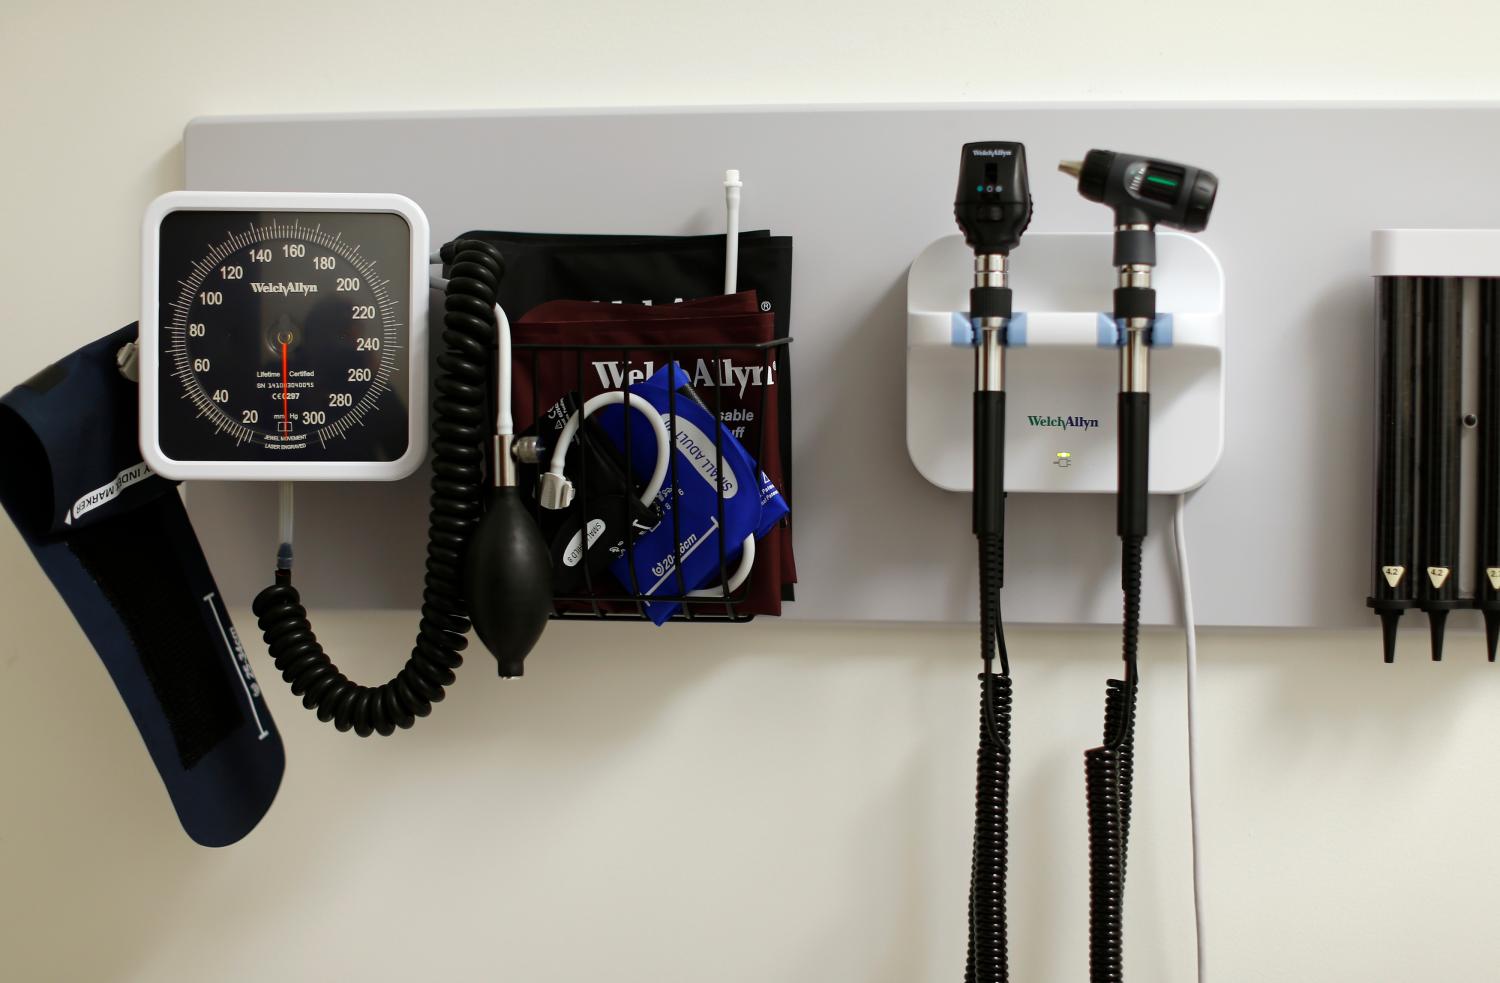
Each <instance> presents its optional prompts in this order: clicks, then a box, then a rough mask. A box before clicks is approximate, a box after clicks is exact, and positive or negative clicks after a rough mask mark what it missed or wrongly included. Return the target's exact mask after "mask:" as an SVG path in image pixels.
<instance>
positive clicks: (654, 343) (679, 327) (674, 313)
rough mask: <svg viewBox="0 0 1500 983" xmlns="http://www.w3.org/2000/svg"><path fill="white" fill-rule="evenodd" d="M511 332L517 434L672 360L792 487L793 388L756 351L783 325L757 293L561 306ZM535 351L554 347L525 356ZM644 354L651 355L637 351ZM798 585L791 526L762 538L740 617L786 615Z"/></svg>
mask: <svg viewBox="0 0 1500 983" xmlns="http://www.w3.org/2000/svg"><path fill="white" fill-rule="evenodd" d="M511 330H512V340H513V341H514V342H515V343H516V344H517V346H518V348H517V351H516V354H515V361H514V366H515V367H514V397H513V398H514V403H515V408H516V424H517V427H518V429H525V428H526V427H529V426H531V425H532V423H533V422H534V421H535V420H536V418H537V416H538V415H545V411H546V410H548V409H550V408H551V407H553V406H554V405H555V404H556V403H557V402H558V401H559V400H560V399H562V398H564V397H565V396H566V395H567V394H569V393H570V392H573V391H578V390H580V389H581V391H580V392H579V397H578V398H580V399H585V400H586V399H588V398H589V397H591V396H593V395H595V394H597V393H600V392H604V391H607V390H611V389H619V388H620V387H621V385H622V383H623V380H624V378H625V374H626V372H629V373H630V376H631V378H632V380H634V381H636V382H640V381H642V380H644V379H646V378H648V377H650V376H651V375H653V374H654V373H656V372H657V371H659V370H660V369H662V368H663V367H664V366H665V364H666V361H667V360H673V361H676V362H677V363H678V364H679V365H680V366H681V367H682V370H683V372H684V373H685V374H686V375H687V377H688V379H689V380H690V384H691V385H692V387H693V389H694V390H695V391H696V392H697V394H698V396H699V398H701V400H702V401H703V404H704V405H705V407H706V408H707V409H708V410H709V412H711V413H715V414H716V415H717V416H718V417H719V420H720V422H721V423H723V425H724V426H725V427H726V428H727V430H728V432H729V433H731V434H732V435H733V436H734V437H735V439H736V440H738V441H739V443H740V444H741V445H742V446H743V447H744V448H745V449H746V450H747V451H748V452H749V454H750V456H751V458H752V459H754V460H755V461H756V462H757V463H758V464H759V466H760V468H761V470H763V471H764V472H765V473H766V475H767V477H769V478H770V480H771V483H772V484H773V485H775V486H776V487H777V488H778V489H780V488H783V487H784V482H785V481H786V468H785V461H784V460H783V458H782V445H781V442H780V440H779V439H778V437H779V436H780V434H781V406H782V403H781V399H780V392H781V387H782V386H783V385H784V383H783V382H782V381H781V380H780V377H779V364H780V363H779V362H778V360H777V359H776V358H775V354H776V353H775V350H774V349H772V350H767V349H765V348H758V347H756V346H758V345H763V344H764V343H766V342H769V341H771V340H772V339H773V338H774V336H775V324H774V319H773V318H772V317H771V316H770V315H769V314H765V313H762V312H761V311H760V304H759V301H758V300H757V295H756V294H755V293H754V292H753V291H747V292H743V293H740V294H734V295H730V296H717V297H707V298H704V299H702V300H697V301H685V302H683V303H678V304H653V305H649V306H648V305H641V304H601V303H591V302H587V301H582V302H580V301H554V302H551V303H547V304H543V305H540V306H538V307H536V308H533V309H532V310H531V312H530V313H528V314H527V315H525V316H524V317H522V318H521V319H520V320H519V321H518V322H517V323H516V324H514V325H512V328H511ZM526 345H544V346H549V347H545V348H542V349H540V350H535V349H527V348H525V347H521V346H526ZM569 345H594V346H599V345H603V346H618V347H610V348H608V349H606V350H599V349H586V350H583V351H582V360H581V362H580V358H579V356H578V354H577V350H572V349H569V348H568V347H567V346H569ZM635 345H642V346H651V347H649V348H633V347H630V346H635ZM678 345H682V346H698V345H711V346H713V347H711V348H697V347H685V348H682V349H677V348H676V347H675V346H678ZM550 346H560V347H557V348H553V347H550ZM580 371H581V372H582V379H581V380H580V378H579V375H580ZM795 582H796V567H795V563H794V560H793V556H792V544H791V533H790V525H789V522H787V521H785V520H784V521H783V522H782V523H780V524H778V525H777V526H776V527H775V528H773V529H772V530H770V531H769V532H768V533H767V534H766V535H765V536H763V537H762V538H761V540H760V544H759V547H758V548H757V551H756V560H755V567H754V569H753V571H752V574H751V578H750V582H749V592H748V595H747V597H746V600H745V601H744V602H743V603H742V604H740V605H737V610H738V611H739V612H740V613H744V614H772V615H775V614H780V613H781V601H782V600H783V598H784V596H785V593H786V590H787V589H788V588H789V587H790V585H791V584H794V583H795Z"/></svg>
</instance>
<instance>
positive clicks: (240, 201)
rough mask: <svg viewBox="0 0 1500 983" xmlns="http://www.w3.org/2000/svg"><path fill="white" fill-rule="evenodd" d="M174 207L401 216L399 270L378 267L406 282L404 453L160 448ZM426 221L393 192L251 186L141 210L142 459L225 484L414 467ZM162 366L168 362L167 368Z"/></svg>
mask: <svg viewBox="0 0 1500 983" xmlns="http://www.w3.org/2000/svg"><path fill="white" fill-rule="evenodd" d="M180 211H203V212H236V211H243V212H247V213H296V212H314V213H325V214H327V213H351V214H358V213H364V214H369V213H384V214H394V215H398V216H400V217H401V218H402V219H404V220H405V223H406V227H407V230H408V232H409V235H410V249H409V250H408V251H407V256H408V257H409V261H408V263H407V266H406V268H405V269H395V270H393V269H383V270H381V273H382V275H383V276H384V278H385V279H386V280H387V281H397V280H405V281H406V282H407V286H408V291H407V295H406V296H407V298H409V301H408V306H409V310H407V311H405V312H403V315H402V316H403V317H405V318H406V319H407V336H406V344H405V351H404V353H403V354H404V356H405V357H404V359H403V360H402V363H401V368H402V370H403V371H405V372H406V374H407V390H406V393H407V399H406V408H407V415H408V431H407V443H406V450H405V452H404V453H402V454H401V456H400V457H399V458H397V459H394V460H317V461H307V460H290V459H288V460H264V461H263V460H254V461H251V460H202V459H195V460H176V459H173V458H172V457H171V456H169V455H168V454H167V453H166V452H165V451H164V450H163V447H162V430H161V413H160V405H161V404H160V401H161V400H162V399H167V398H172V399H177V398H181V394H179V393H176V392H169V391H167V389H166V388H164V387H170V386H171V384H172V376H171V374H170V372H168V371H165V370H164V367H163V365H162V364H161V362H162V359H161V333H162V332H163V331H164V330H167V328H165V327H164V326H163V324H162V323H161V320H162V315H161V300H162V298H161V297H160V296H159V292H160V283H161V264H162V256H161V226H162V222H163V220H165V219H166V218H167V216H169V215H171V214H173V213H175V212H180ZM428 237H429V230H428V223H427V216H426V215H425V214H424V213H423V212H422V209H421V208H420V207H418V205H417V204H416V202H414V201H412V200H411V199H410V198H406V197H404V196H402V195H396V194H309V193H301V192H282V193H269V192H258V191H173V192H169V193H168V194H165V195H162V196H161V197H159V198H157V199H156V200H155V201H153V202H152V203H151V205H150V206H149V207H148V208H147V209H146V216H145V220H144V222H143V224H142V229H141V319H140V343H139V365H140V444H141V453H142V455H143V457H144V458H145V461H146V463H147V464H148V465H149V466H150V467H151V469H152V470H154V471H155V472H156V473H158V474H160V475H162V476H164V477H167V478H171V479H174V480H187V479H209V480H228V481H394V480H396V479H399V478H404V477H406V476H407V475H409V474H411V473H412V472H414V471H415V470H416V469H417V468H418V467H419V466H420V465H421V463H422V461H423V460H424V459H425V458H426V456H427V388H428V387H427V375H428V361H427V349H428V331H427V310H428V304H427V296H428V289H429V286H428V266H427V258H428V252H429V246H428ZM168 368H169V367H168Z"/></svg>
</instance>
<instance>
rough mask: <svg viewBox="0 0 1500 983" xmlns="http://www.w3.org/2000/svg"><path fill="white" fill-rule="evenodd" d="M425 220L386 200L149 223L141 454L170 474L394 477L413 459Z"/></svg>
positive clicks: (181, 209)
mask: <svg viewBox="0 0 1500 983" xmlns="http://www.w3.org/2000/svg"><path fill="white" fill-rule="evenodd" d="M427 238H428V227H427V218H426V216H425V215H423V213H422V210H421V209H420V208H418V207H417V206H416V204H415V203H414V202H412V201H411V200H410V199H408V198H404V197H402V196H400V195H392V194H328V195H312V194H261V193H256V192H219V191H180V192H173V193H171V194H167V195H163V196H162V197H160V198H158V199H157V200H156V201H155V202H153V203H152V205H151V207H150V209H149V210H148V211H147V213H146V219H145V223H144V229H143V241H142V256H143V263H142V283H141V297H142V309H141V322H140V350H139V357H140V381H141V413H140V439H141V451H142V454H143V455H144V457H145V459H146V463H147V464H149V465H150V466H151V468H152V469H153V470H155V471H156V472H158V473H159V474H162V475H164V476H166V477H168V478H174V479H188V478H211V479H236V480H252V481H254V480H261V481H291V480H299V481H305V480H365V481H368V480H394V479H397V478H403V477H405V476H406V475H409V474H411V473H412V472H413V471H415V470H416V468H417V466H418V465H420V464H421V463H422V460H423V458H424V457H425V456H426V451H427V291H428V272H427V249H428V245H427Z"/></svg>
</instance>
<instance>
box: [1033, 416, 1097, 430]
mask: <svg viewBox="0 0 1500 983" xmlns="http://www.w3.org/2000/svg"><path fill="white" fill-rule="evenodd" d="M1026 422H1027V423H1030V424H1031V425H1032V426H1033V427H1056V428H1057V429H1059V430H1097V429H1099V421H1098V420H1090V419H1089V418H1088V417H1086V416H1028V417H1027V418H1026Z"/></svg>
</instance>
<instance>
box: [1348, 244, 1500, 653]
mask: <svg viewBox="0 0 1500 983" xmlns="http://www.w3.org/2000/svg"><path fill="white" fill-rule="evenodd" d="M1371 257H1372V272H1373V273H1374V275H1375V278H1376V279H1375V311H1376V316H1375V339H1374V354H1375V357H1374V363H1375V382H1374V390H1375V421H1376V426H1375V455H1374V456H1375V476H1374V481H1373V487H1374V503H1373V507H1374V529H1373V535H1372V546H1371V557H1370V559H1371V576H1370V583H1371V586H1370V594H1369V597H1368V599H1367V604H1368V605H1369V607H1370V608H1371V609H1372V610H1374V611H1375V613H1376V614H1377V615H1379V617H1380V621H1381V628H1382V636H1383V637H1382V645H1383V652H1384V657H1385V661H1386V662H1393V661H1395V658H1396V651H1397V647H1398V646H1397V639H1398V634H1397V626H1398V624H1399V622H1400V618H1401V615H1402V614H1404V613H1405V612H1406V611H1407V610H1408V609H1411V608H1416V609H1419V610H1421V611H1423V612H1424V613H1426V615H1427V619H1428V629H1429V636H1430V644H1431V655H1432V659H1433V660H1434V661H1438V660H1441V659H1442V657H1443V649H1444V646H1443V643H1444V637H1445V632H1446V628H1447V625H1448V620H1449V616H1450V614H1451V613H1452V612H1454V611H1462V610H1465V609H1477V610H1479V611H1480V612H1482V613H1483V617H1484V625H1485V635H1486V647H1487V651H1488V656H1489V660H1490V661H1491V662H1493V661H1495V654H1496V645H1497V643H1500V338H1497V331H1500V231H1494V230H1484V229H1462V230H1459V229H1382V230H1378V231H1376V232H1375V233H1374V235H1373V237H1372V240H1371Z"/></svg>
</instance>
